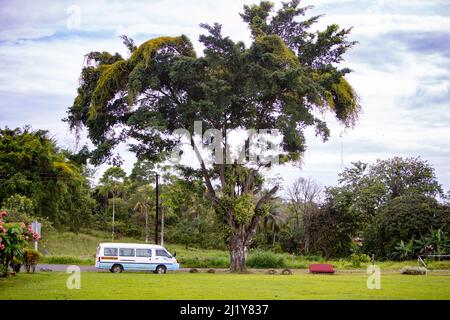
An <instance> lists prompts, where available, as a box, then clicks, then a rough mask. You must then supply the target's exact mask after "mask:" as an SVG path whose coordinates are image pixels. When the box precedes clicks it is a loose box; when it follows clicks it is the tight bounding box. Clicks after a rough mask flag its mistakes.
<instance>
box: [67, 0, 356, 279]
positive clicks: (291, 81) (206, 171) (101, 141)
mask: <svg viewBox="0 0 450 320" xmlns="http://www.w3.org/2000/svg"><path fill="white" fill-rule="evenodd" d="M299 3H300V1H299V0H294V1H291V2H288V3H283V5H282V7H281V8H280V9H279V10H278V11H276V12H274V9H273V4H272V3H271V2H266V1H262V2H261V3H260V4H258V5H252V6H244V12H243V13H242V14H241V17H242V19H243V21H244V22H245V23H247V24H248V26H249V28H250V31H251V43H250V45H249V46H248V47H247V46H246V45H245V44H244V43H243V42H241V41H238V42H235V41H233V40H231V39H230V38H229V37H226V36H223V35H222V32H221V25H219V24H217V23H216V24H214V25H207V24H202V25H201V26H202V27H203V28H204V29H205V30H206V31H207V34H203V35H201V36H200V38H199V40H200V42H201V43H202V44H203V45H204V47H205V50H204V55H203V56H201V57H197V56H196V53H195V51H194V49H193V46H192V44H191V42H190V41H189V39H188V38H187V37H186V36H184V35H182V36H180V37H159V38H156V39H151V40H148V41H146V42H144V43H143V44H141V45H140V46H138V47H136V46H134V45H132V46H130V45H127V47H128V48H129V49H130V50H131V55H130V56H129V57H128V58H124V57H122V56H120V55H119V54H117V53H116V54H110V53H108V52H91V53H89V54H88V55H87V65H86V66H85V67H84V68H83V70H82V73H81V82H80V83H81V84H80V86H79V88H78V95H77V97H76V98H75V101H74V104H73V105H72V106H71V107H70V108H69V115H68V118H67V120H68V121H69V123H70V125H71V127H72V128H74V129H75V128H79V127H81V126H85V127H87V129H88V132H89V137H90V139H91V140H92V142H93V144H94V145H95V146H96V149H95V150H94V151H93V153H92V160H93V162H94V163H99V162H102V161H105V160H106V159H108V158H111V157H112V156H113V148H114V147H115V146H116V145H117V144H119V143H121V142H124V141H130V149H131V150H132V151H134V152H135V153H136V155H137V157H138V158H147V159H150V160H152V159H161V157H162V155H164V154H167V152H172V151H173V150H174V149H175V147H177V145H178V143H179V142H180V137H179V135H177V134H174V130H176V129H180V128H183V129H185V130H187V131H188V132H190V133H191V136H190V139H188V140H189V143H190V145H191V147H192V148H193V149H194V150H195V151H198V150H199V149H200V148H199V146H198V145H197V143H196V141H195V139H194V138H193V132H194V122H195V121H201V123H202V128H208V129H210V128H214V129H216V130H218V131H219V134H218V135H216V136H215V137H214V139H213V140H209V142H214V144H215V146H216V147H215V151H216V153H215V154H216V156H217V155H219V156H221V158H222V159H225V161H217V162H215V163H214V164H212V165H211V164H209V163H208V162H207V161H206V159H205V157H203V156H202V154H201V153H200V152H196V156H197V158H198V161H199V164H200V168H201V173H202V176H203V181H204V184H205V187H206V189H207V193H206V195H207V197H208V199H209V201H210V203H211V206H212V207H213V208H214V209H215V210H216V212H217V213H218V214H219V215H220V216H221V217H222V221H223V223H224V225H225V226H226V227H227V230H228V231H227V243H228V246H229V251H230V262H231V271H232V272H242V271H245V259H246V256H247V252H248V248H249V245H250V243H251V241H252V239H253V236H254V234H255V232H256V227H257V226H258V223H259V221H260V219H261V217H262V216H264V215H265V214H266V213H267V209H268V207H267V205H268V202H269V201H270V200H271V199H272V198H273V197H274V195H275V194H276V192H277V190H278V186H276V185H275V186H272V187H271V188H270V189H265V188H264V185H263V175H262V173H261V172H262V171H261V168H265V167H267V163H266V162H264V161H261V159H258V158H256V159H255V158H254V157H251V156H250V148H249V146H250V139H249V138H247V139H246V143H245V145H244V152H243V154H245V157H243V158H244V159H242V160H246V161H245V163H242V162H238V161H227V160H229V159H230V158H231V155H230V151H229V149H228V147H227V137H228V136H229V133H230V132H236V131H239V130H243V129H244V130H245V129H255V130H260V129H266V130H272V131H274V130H277V131H278V132H280V135H281V139H282V141H281V143H280V150H279V159H280V162H281V163H286V162H289V161H298V160H299V159H300V157H301V155H302V153H303V152H304V150H305V138H304V134H303V132H304V129H305V128H307V127H310V126H312V127H314V128H315V130H316V133H317V134H318V135H320V136H321V137H322V138H323V139H324V140H327V138H328V136H329V129H328V128H327V125H326V123H325V122H324V121H323V120H322V119H321V118H320V117H318V116H316V114H318V111H325V110H329V111H331V112H332V113H334V115H335V116H336V118H337V119H338V120H339V121H340V122H342V123H343V124H344V125H346V126H349V125H352V124H354V122H355V121H356V118H357V114H358V111H359V104H358V99H357V95H356V93H355V91H354V90H353V88H352V87H351V86H350V84H349V83H348V82H347V81H346V79H345V77H344V76H345V75H346V74H347V73H349V72H350V70H349V69H347V68H339V67H338V65H339V63H340V62H341V61H342V60H343V54H344V53H345V52H346V51H347V49H348V48H350V47H352V46H353V45H354V42H352V41H349V40H348V34H349V32H350V29H341V28H339V27H338V26H337V25H330V26H328V27H327V28H326V29H325V30H323V31H318V32H311V31H310V28H311V26H312V25H313V24H314V23H315V22H317V20H318V19H319V17H318V16H316V17H312V18H305V14H306V11H307V9H308V8H302V7H299ZM128 42H129V41H128ZM202 134H203V132H202ZM130 139H131V140H130ZM216 159H217V157H216Z"/></svg>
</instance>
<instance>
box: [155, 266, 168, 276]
mask: <svg viewBox="0 0 450 320" xmlns="http://www.w3.org/2000/svg"><path fill="white" fill-rule="evenodd" d="M166 271H167V268H166V267H165V266H161V265H160V266H157V267H156V269H155V273H158V274H163V273H166Z"/></svg>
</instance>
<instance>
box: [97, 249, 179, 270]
mask: <svg viewBox="0 0 450 320" xmlns="http://www.w3.org/2000/svg"><path fill="white" fill-rule="evenodd" d="M175 255H176V253H175V254H174V255H173V256H172V255H171V254H170V253H169V252H168V251H167V250H166V249H165V248H164V247H162V246H158V245H154V244H141V243H100V245H99V246H98V248H97V254H96V256H95V267H96V268H98V269H108V270H110V271H111V272H114V273H118V272H122V271H124V270H141V271H153V272H154V273H166V271H167V270H178V269H179V268H180V265H179V264H178V263H177V260H176V259H175Z"/></svg>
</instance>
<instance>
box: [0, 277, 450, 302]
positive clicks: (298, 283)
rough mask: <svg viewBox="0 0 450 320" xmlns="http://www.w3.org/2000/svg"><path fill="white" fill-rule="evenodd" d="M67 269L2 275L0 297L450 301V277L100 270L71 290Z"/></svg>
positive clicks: (84, 278)
mask: <svg viewBox="0 0 450 320" xmlns="http://www.w3.org/2000/svg"><path fill="white" fill-rule="evenodd" d="M67 277H68V275H67V274H65V273H63V272H50V273H45V272H39V273H36V274H19V275H18V276H16V277H9V278H6V279H0V289H1V290H0V299H343V300H346V299H450V277H449V276H448V275H447V276H439V275H432V274H430V275H428V276H407V275H399V274H386V275H384V274H382V278H381V289H380V290H369V289H367V286H366V281H367V276H366V275H365V274H361V273H359V274H339V275H331V276H330V275H310V274H295V275H291V276H284V275H264V274H245V275H242V274H226V273H225V274H222V273H219V274H206V273H199V274H190V273H172V274H166V275H155V274H151V273H122V274H111V273H97V272H85V273H82V275H81V289H79V290H76V289H73V290H69V289H67V288H66V281H67Z"/></svg>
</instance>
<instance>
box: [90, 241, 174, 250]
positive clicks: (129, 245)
mask: <svg viewBox="0 0 450 320" xmlns="http://www.w3.org/2000/svg"><path fill="white" fill-rule="evenodd" d="M99 246H100V247H106V246H110V247H121V248H153V249H165V248H164V247H162V246H160V245H157V244H147V243H121V242H103V243H100V244H99Z"/></svg>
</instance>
